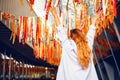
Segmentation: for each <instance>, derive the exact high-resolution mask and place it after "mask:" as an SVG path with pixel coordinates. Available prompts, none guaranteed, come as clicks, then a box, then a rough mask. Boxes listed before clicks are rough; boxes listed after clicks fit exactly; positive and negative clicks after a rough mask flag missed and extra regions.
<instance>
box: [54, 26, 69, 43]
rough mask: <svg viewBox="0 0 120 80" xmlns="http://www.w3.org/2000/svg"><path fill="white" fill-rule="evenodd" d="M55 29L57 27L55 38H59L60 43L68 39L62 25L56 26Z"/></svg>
mask: <svg viewBox="0 0 120 80" xmlns="http://www.w3.org/2000/svg"><path fill="white" fill-rule="evenodd" d="M56 29H57V38H59V40H60V42H61V44H64V43H65V42H66V41H67V40H68V36H67V32H66V31H65V29H64V28H63V27H62V26H58V27H57V28H56Z"/></svg>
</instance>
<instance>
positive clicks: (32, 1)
mask: <svg viewBox="0 0 120 80" xmlns="http://www.w3.org/2000/svg"><path fill="white" fill-rule="evenodd" d="M28 2H29V4H30V11H33V5H34V2H35V0H28Z"/></svg>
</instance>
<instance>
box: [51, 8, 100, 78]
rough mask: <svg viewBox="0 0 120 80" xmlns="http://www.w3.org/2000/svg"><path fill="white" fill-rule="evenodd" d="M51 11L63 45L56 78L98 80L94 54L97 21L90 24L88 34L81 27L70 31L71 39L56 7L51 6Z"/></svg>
mask: <svg viewBox="0 0 120 80" xmlns="http://www.w3.org/2000/svg"><path fill="white" fill-rule="evenodd" d="M51 13H52V14H53V16H54V20H55V23H56V26H57V27H56V28H57V37H58V38H59V40H60V42H61V47H62V56H61V61H60V65H59V67H58V72H57V77H56V80H98V77H97V74H96V71H95V67H94V63H93V54H92V46H93V42H94V34H95V26H94V23H95V22H94V23H93V24H92V25H91V26H90V28H89V31H88V33H87V36H85V35H84V34H82V32H81V31H80V30H79V29H73V30H71V31H70V37H71V39H68V36H67V33H66V32H65V30H64V27H62V26H61V25H60V20H59V18H58V16H57V12H56V10H55V8H51Z"/></svg>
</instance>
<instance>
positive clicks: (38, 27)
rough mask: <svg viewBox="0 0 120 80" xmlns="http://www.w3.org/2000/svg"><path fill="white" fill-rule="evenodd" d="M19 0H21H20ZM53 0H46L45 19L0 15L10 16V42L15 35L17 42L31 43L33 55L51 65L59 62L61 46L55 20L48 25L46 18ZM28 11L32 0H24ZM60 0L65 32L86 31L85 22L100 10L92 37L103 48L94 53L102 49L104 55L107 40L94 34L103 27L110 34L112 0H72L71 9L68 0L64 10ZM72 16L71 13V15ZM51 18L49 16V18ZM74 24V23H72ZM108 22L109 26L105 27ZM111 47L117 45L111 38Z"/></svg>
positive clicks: (87, 25) (99, 32)
mask: <svg viewBox="0 0 120 80" xmlns="http://www.w3.org/2000/svg"><path fill="white" fill-rule="evenodd" d="M20 1H22V0H20ZM52 1H53V0H46V1H45V5H44V6H45V7H44V10H45V11H46V13H45V19H44V20H43V19H42V18H41V17H26V16H19V18H18V19H17V20H18V21H16V19H15V16H13V15H10V14H7V13H3V16H4V17H5V18H7V19H10V20H11V30H12V34H11V38H10V40H12V43H13V44H14V42H15V39H16V35H17V38H18V40H19V42H20V43H22V44H24V45H25V44H26V43H31V45H32V48H33V52H34V55H35V57H36V58H37V59H40V60H44V61H46V62H48V63H50V64H53V65H59V62H60V58H61V46H60V42H59V40H58V39H57V38H56V30H55V26H56V25H55V23H54V21H51V24H52V25H48V23H47V22H49V15H50V14H49V13H50V12H49V10H50V7H51V6H52V5H51V4H52ZM28 2H29V4H30V7H31V9H30V10H31V11H32V10H33V8H32V7H33V5H34V0H28ZM63 2H64V1H63V0H58V4H57V6H56V8H58V9H57V11H58V13H59V17H60V18H61V17H62V18H63V19H61V20H62V21H61V22H62V23H63V26H64V27H65V28H67V30H68V36H69V34H70V33H69V31H70V29H73V28H78V29H80V30H81V31H82V32H83V33H84V34H86V33H87V32H88V29H89V26H90V25H91V23H92V18H93V17H94V16H95V15H94V14H97V13H99V12H100V13H101V14H100V16H99V18H98V19H97V20H96V23H95V25H96V27H97V31H96V35H95V38H96V41H97V43H98V44H99V45H101V46H105V47H106V49H103V48H100V49H99V48H98V47H97V46H96V48H95V51H96V53H98V54H99V53H100V51H102V52H103V53H104V56H107V51H108V50H109V49H110V48H109V46H108V43H107V41H106V40H104V39H99V38H97V37H98V35H100V34H101V33H102V30H103V29H106V28H108V29H110V31H109V33H111V34H112V35H116V34H114V32H113V30H112V27H111V26H110V25H112V22H113V19H114V17H115V16H117V9H116V0H102V1H101V0H88V1H87V0H72V3H73V7H74V8H73V9H70V8H69V5H70V4H69V0H68V1H67V5H66V13H64V12H63V10H64V9H63V8H64V7H63V6H62V3H63ZM73 16H74V17H73ZM51 20H52V19H51ZM73 24H74V25H73ZM108 26H109V27H108ZM111 45H112V46H113V47H118V45H117V43H115V42H114V41H111Z"/></svg>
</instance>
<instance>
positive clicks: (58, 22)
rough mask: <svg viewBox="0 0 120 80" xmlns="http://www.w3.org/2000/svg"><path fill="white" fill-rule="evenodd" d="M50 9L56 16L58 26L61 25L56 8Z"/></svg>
mask: <svg viewBox="0 0 120 80" xmlns="http://www.w3.org/2000/svg"><path fill="white" fill-rule="evenodd" d="M50 11H51V13H52V15H53V17H54V21H55V24H56V26H59V25H60V19H59V17H58V15H57V12H56V9H55V8H54V7H51V9H50Z"/></svg>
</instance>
